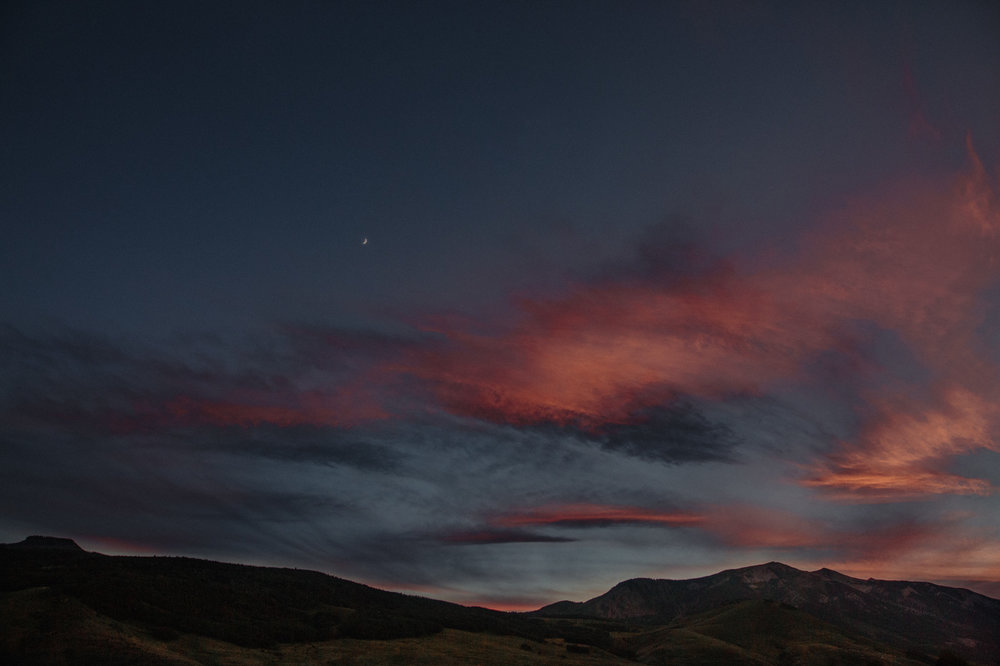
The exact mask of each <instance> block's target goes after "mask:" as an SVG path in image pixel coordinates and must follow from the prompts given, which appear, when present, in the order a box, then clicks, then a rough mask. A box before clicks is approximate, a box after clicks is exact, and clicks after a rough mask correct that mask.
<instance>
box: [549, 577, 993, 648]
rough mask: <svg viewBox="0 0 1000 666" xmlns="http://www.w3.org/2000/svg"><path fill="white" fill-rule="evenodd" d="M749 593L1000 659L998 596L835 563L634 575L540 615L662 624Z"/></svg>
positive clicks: (888, 635)
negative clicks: (854, 572)
mask: <svg viewBox="0 0 1000 666" xmlns="http://www.w3.org/2000/svg"><path fill="white" fill-rule="evenodd" d="M747 599H760V600H764V599H766V600H772V601H775V602H779V603H782V604H785V605H786V606H788V607H789V608H795V609H798V610H802V611H806V612H808V613H809V614H810V615H812V616H813V617H815V618H818V619H820V620H823V621H825V622H827V623H829V624H831V625H833V626H835V627H838V628H839V629H841V630H844V631H848V632H850V633H851V634H854V635H861V636H864V637H866V638H869V639H872V640H876V641H879V642H883V643H887V644H890V645H898V646H902V647H904V648H905V649H906V650H907V651H909V652H911V653H912V654H937V653H938V651H940V649H941V648H946V649H948V650H950V651H952V652H954V653H956V654H960V655H966V656H968V657H969V658H973V659H979V660H982V661H984V662H987V663H991V664H993V663H1000V600H997V599H992V598H990V597H986V596H983V595H981V594H977V593H975V592H972V591H970V590H964V589H958V588H953V587H944V586H941V585H934V584H932V583H916V582H908V581H883V580H874V579H868V580H862V579H858V578H851V577H850V576H845V575H843V574H840V573H837V572H836V571H831V570H830V569H820V570H818V571H812V572H808V571H800V570H798V569H795V568H793V567H790V566H787V565H784V564H781V563H779V562H770V563H768V564H762V565H758V566H752V567H745V568H742V569H732V570H729V571H723V572H721V573H717V574H714V575H711V576H706V577H704V578H696V579H691V580H653V579H649V578H636V579H633V580H627V581H624V582H622V583H619V584H618V585H616V586H615V587H613V588H612V589H611V590H609V591H608V592H606V593H604V594H602V595H600V596H599V597H596V598H594V599H591V600H590V601H586V602H582V603H574V602H570V601H560V602H557V603H555V604H551V605H549V606H546V607H544V608H542V609H539V610H538V611H535V613H534V614H535V615H536V616H543V617H594V618H606V619H616V620H631V621H633V622H635V621H641V622H646V623H650V624H664V623H670V622H674V621H676V620H677V619H678V618H683V617H685V616H689V615H693V614H697V613H702V612H705V611H709V610H711V609H714V608H719V607H720V606H723V605H725V604H728V603H732V602H735V601H741V600H747Z"/></svg>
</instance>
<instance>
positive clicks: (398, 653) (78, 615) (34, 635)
mask: <svg viewBox="0 0 1000 666" xmlns="http://www.w3.org/2000/svg"><path fill="white" fill-rule="evenodd" d="M0 625H2V626H3V628H4V630H3V632H2V633H0V662H2V663H5V664H8V663H9V664H51V665H64V664H65V665H70V664H74V665H75V664H84V665H86V664H95V665H96V664H102V665H108V666H115V665H116V664H138V663H141V664H149V665H150V666H181V665H193V664H209V665H212V664H215V665H218V666H242V665H244V664H245V665H247V666H253V665H273V664H303V665H305V664H330V663H344V664H359V665H362V664H372V665H374V664H426V665H428V666H430V665H431V664H446V663H452V664H458V663H469V664H496V665H498V666H499V665H507V664H557V663H558V664H566V663H574V664H626V663H629V662H628V661H626V660H624V659H620V658H618V657H615V656H614V655H611V654H608V653H606V652H603V651H601V650H599V649H597V648H593V647H586V648H584V647H579V648H577V649H585V650H587V653H586V654H583V653H580V652H568V651H567V648H566V644H565V642H564V641H563V640H561V639H550V640H547V641H526V640H524V639H522V638H518V637H516V636H497V635H493V634H486V633H473V632H468V631H459V630H455V629H445V630H443V631H442V632H440V633H437V634H434V635H432V636H423V637H419V638H399V639H394V640H375V641H372V640H358V639H339V640H330V641H320V642H310V643H296V644H282V645H276V646H274V647H270V648H250V647H242V646H238V645H234V644H232V643H227V642H224V641H220V640H216V639H212V638H207V637H205V636H199V635H195V634H179V635H172V636H169V637H167V639H166V640H164V638H163V637H162V636H161V637H159V638H157V637H156V636H154V633H155V632H151V631H150V630H149V629H147V628H145V627H142V626H138V625H135V624H131V623H128V622H121V621H118V620H113V619H111V618H109V617H106V616H103V615H100V614H99V613H97V612H95V611H93V610H92V609H90V608H88V607H87V606H85V605H84V604H82V603H81V602H79V601H77V600H76V599H73V598H72V597H68V596H66V595H64V594H60V593H58V592H55V591H53V590H51V589H47V588H33V589H28V590H19V591H16V592H9V593H5V594H3V595H2V596H0Z"/></svg>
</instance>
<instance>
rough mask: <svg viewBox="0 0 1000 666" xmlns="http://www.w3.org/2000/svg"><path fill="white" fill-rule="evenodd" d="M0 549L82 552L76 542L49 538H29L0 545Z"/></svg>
mask: <svg viewBox="0 0 1000 666" xmlns="http://www.w3.org/2000/svg"><path fill="white" fill-rule="evenodd" d="M0 548H13V549H28V550H63V551H75V552H80V553H82V552H83V548H80V546H79V545H77V543H76V541H73V540H72V539H63V538H61V537H50V536H30V537H28V538H26V539H25V540H24V541H19V542H17V543H0Z"/></svg>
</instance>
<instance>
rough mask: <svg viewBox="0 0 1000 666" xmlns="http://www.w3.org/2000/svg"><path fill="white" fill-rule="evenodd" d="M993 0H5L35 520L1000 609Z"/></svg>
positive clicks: (320, 555) (1, 280)
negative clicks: (811, 575)
mask: <svg viewBox="0 0 1000 666" xmlns="http://www.w3.org/2000/svg"><path fill="white" fill-rule="evenodd" d="M997 34H1000V8H997V7H996V6H995V5H993V4H992V3H989V2H915V1H914V2H911V1H907V2H893V1H886V2H877V3H872V2H813V3H795V2H789V3H779V2H752V3H751V2H722V1H718V2H636V1H626V2H617V1H616V2H610V1H608V2H586V1H583V0H581V1H579V2H562V1H555V0H553V1H551V2H517V1H505V2H489V1H488V2H439V1H428V2H420V3H414V2H385V1H374V2H319V1H308V0H301V1H297V2H254V1H250V2H241V3H212V2H207V3H206V2H187V1H185V0H180V1H178V2H170V3H162V2H142V1H140V2H134V1H133V2H113V1H108V2H99V3H78V2H61V1H51V2H38V1H33V2H7V3H4V4H3V8H2V10H0V145H2V146H3V151H2V155H3V158H2V159H0V230H2V242H0V284H2V285H3V288H2V289H0V507H2V511H0V541H3V542H14V541H19V540H21V539H22V538H24V537H25V536H27V535H29V534H49V535H54V536H64V537H71V538H74V539H76V540H77V542H78V543H80V544H81V546H83V547H85V548H87V549H90V550H97V551H99V552H105V553H115V554H154V553H155V554H170V555H186V556H195V557H209V558H213V559H219V560H225V561H235V562H245V563H251V564H262V565H274V566H288V567H298V568H306V569H316V570H320V571H325V572H328V573H331V574H334V575H337V576H341V577H345V578H350V579H352V580H357V581H360V582H364V583H368V584H371V585H376V586H378V587H382V588H386V589H391V590H398V591H404V592H408V593H414V594H422V595H426V596H431V597H434V598H440V599H447V600H450V601H455V602H458V603H463V604H470V605H472V604H475V605H484V606H488V607H492V608H499V609H509V610H525V609H532V608H537V607H540V606H542V605H544V604H547V603H551V602H554V601H557V600H561V599H571V600H577V601H580V600H585V599H588V598H591V597H593V596H596V595H598V594H601V593H603V592H604V591H606V590H607V589H608V588H610V587H611V586H613V585H614V584H616V583H617V582H619V581H621V580H625V579H628V578H635V577H654V578H690V577H695V576H700V575H707V574H711V573H714V572H716V571H719V570H722V569H726V568H732V567H739V566H747V565H752V564H758V563H762V562H767V561H771V560H777V561H781V562H785V563H787V564H790V565H792V566H796V567H798V568H802V569H807V570H814V569H818V568H821V567H829V568H833V569H836V570H838V571H841V572H843V573H847V574H850V575H855V576H859V577H865V578H867V577H875V578H884V579H910V580H930V581H935V582H940V583H944V584H949V585H958V586H963V587H969V588H971V589H975V590H978V591H981V592H984V593H987V594H991V595H992V596H997V597H1000V520H998V518H1000V492H998V489H1000V333H998V331H1000V199H998V187H1000V176H998V166H1000V77H998V76H997V72H1000V41H998V40H997V39H996V35H997Z"/></svg>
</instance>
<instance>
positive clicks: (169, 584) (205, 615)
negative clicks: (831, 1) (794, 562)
mask: <svg viewBox="0 0 1000 666" xmlns="http://www.w3.org/2000/svg"><path fill="white" fill-rule="evenodd" d="M0 565H2V566H0V599H2V604H0V614H3V619H4V621H5V622H7V623H8V624H9V626H12V627H21V630H20V633H17V632H13V633H12V634H11V635H12V636H20V638H16V639H9V640H15V641H17V642H16V644H15V643H10V642H8V643H7V644H5V645H0V657H2V656H3V650H7V652H8V653H9V654H8V656H11V655H13V656H15V657H18V656H19V655H20V656H22V657H23V656H24V655H23V654H22V653H21V652H18V650H24V649H28V648H27V647H25V646H26V645H29V644H30V642H31V640H35V639H30V640H29V638H25V637H24V636H31V635H32V634H31V632H32V631H36V630H37V627H39V626H49V625H52V624H53V622H52V621H51V620H44V619H43V618H42V617H41V616H43V615H45V614H46V613H51V612H56V611H53V610H52V609H58V608H62V609H65V608H71V607H72V608H79V609H82V610H81V611H80V612H81V613H83V612H85V613H88V614H89V615H87V617H88V618H90V619H88V620H87V622H90V623H91V624H93V623H94V622H97V620H100V618H107V619H106V620H100V622H103V623H104V624H99V626H106V627H111V626H114V627H118V628H116V629H114V630H113V631H111V630H109V631H111V633H114V632H120V631H121V627H123V626H127V627H131V629H130V630H129V632H131V633H129V632H126V633H127V634H128V635H130V636H131V637H132V638H130V640H132V641H133V642H136V641H138V642H139V643H142V642H143V641H150V640H156V641H159V640H161V639H162V640H167V641H168V642H169V641H170V640H172V638H171V637H176V636H204V637H207V638H208V639H211V640H216V641H226V642H228V643H231V644H233V649H236V646H246V647H247V648H253V649H261V648H267V649H269V650H274V649H279V648H277V647H275V646H278V645H304V644H309V645H322V646H324V648H323V649H324V650H327V651H328V653H336V654H340V653H338V652H337V651H338V650H341V651H342V650H344V649H346V648H345V647H344V646H349V645H351V641H359V640H360V641H362V643H363V644H364V645H367V646H368V647H364V648H356V649H360V650H362V651H363V652H364V651H371V650H378V649H382V648H380V647H376V646H379V645H383V644H384V641H386V640H393V641H396V640H408V641H417V643H416V644H417V645H424V646H426V645H431V644H435V645H438V644H441V643H445V644H449V645H450V644H451V643H454V641H455V640H457V639H456V636H457V637H458V638H459V639H461V640H463V641H472V642H473V643H489V644H491V645H493V646H494V647H493V648H491V649H499V648H496V646H497V645H499V644H502V643H503V641H504V640H507V643H510V641H513V640H515V638H510V639H509V640H508V639H501V638H498V637H503V636H508V637H516V640H521V641H523V642H522V643H521V644H520V648H519V649H520V650H522V651H524V652H525V654H528V653H530V655H533V657H532V658H531V659H528V658H527V657H526V656H525V654H521V652H519V651H517V650H518V648H517V643H516V642H515V643H513V644H510V645H507V647H506V648H504V649H508V650H515V651H514V652H509V651H508V652H507V653H505V654H506V655H507V656H506V657H505V659H509V658H510V657H511V654H513V655H514V656H516V657H518V659H515V661H522V659H520V657H525V659H526V661H525V663H540V662H538V660H537V659H535V658H538V659H541V657H542V656H543V655H545V654H547V655H548V656H547V657H546V659H548V658H549V657H552V656H553V654H552V651H553V650H565V651H566V653H565V654H562V655H557V656H559V657H560V658H561V659H565V658H569V659H570V661H571V663H595V662H596V663H628V662H629V661H632V662H633V663H634V660H636V659H638V660H639V661H641V662H643V663H666V662H667V661H669V662H670V663H674V662H675V661H676V662H677V663H718V662H713V661H711V660H712V659H725V660H727V661H728V662H729V663H747V664H769V663H783V664H784V663H802V664H808V663H814V662H815V661H816V660H819V661H820V662H822V663H842V664H855V663H856V664H869V663H884V662H882V661H880V660H883V656H884V657H885V658H889V659H890V662H891V663H894V664H908V665H909V664H914V665H915V664H920V663H932V662H933V655H936V654H944V653H943V652H942V650H945V651H947V652H948V653H953V654H954V655H955V656H956V658H958V659H959V660H960V661H958V662H956V663H981V664H996V663H1000V600H996V599H993V598H991V597H987V596H985V595H980V594H978V593H975V592H972V591H970V590H964V589H960V588H949V587H946V586H940V585H936V584H933V583H924V582H915V581H879V580H875V579H868V580H863V579H859V578H852V577H850V576H846V575H844V574H841V573H839V572H836V571H834V570H832V569H827V568H822V569H817V570H816V571H802V570H799V569H796V568H794V567H791V566H788V565H786V564H783V563H781V562H768V563H764V564H757V565H751V566H748V567H742V568H736V569H727V570H725V571H721V572H719V573H716V574H712V575H709V576H703V577H700V578H693V579H686V580H672V579H653V578H633V579H628V580H624V581H622V582H620V583H618V584H617V585H615V586H613V587H612V588H611V589H610V590H608V591H607V592H605V593H604V594H602V595H599V596H597V597H594V598H593V599H590V600H588V601H585V602H572V601H561V602H556V603H554V604H549V605H547V606H544V607H542V608H540V609H538V610H536V611H532V612H529V613H509V612H500V611H493V610H490V609H485V608H479V607H465V606H460V605H458V604H453V603H449V602H445V601H440V600H434V599H426V598H423V597H417V596H410V595H404V594H399V593H395V592H389V591H386V590H379V589H377V588H372V587H369V586H366V585H363V584H361V583H355V582H352V581H349V580H346V579H341V578H337V577H335V576H330V575H328V574H324V573H320V572H315V571H305V570H298V569H282V568H274V567H255V566H250V565H243V564H229V563H222V562H214V561H211V560H199V559H194V558H185V557H159V556H109V555H103V554H100V553H94V552H88V551H85V550H83V549H82V548H80V547H79V546H78V545H77V544H76V543H75V542H74V541H72V540H71V539H62V538H57V537H30V538H28V539H25V540H24V541H22V542H19V543H17V544H0ZM22 607H23V608H24V609H27V610H22ZM31 609H34V610H31ZM45 609H48V610H45ZM58 612H59V613H62V612H64V611H58ZM30 613H34V615H32V616H31V617H27V616H26V614H30ZM95 613H96V615H94V614H95ZM81 617H82V616H81ZM95 617H96V618H97V620H95V619H94V618H95ZM56 624H58V622H56ZM95 626H98V625H95ZM456 632H457V633H456ZM470 632H471V633H470ZM71 633H72V632H71ZM79 633H85V632H79ZM91 633H92V632H91ZM88 635H89V634H88ZM115 635H117V634H115ZM462 636H466V638H462ZM468 636H475V637H478V638H468ZM490 636H492V637H495V638H490ZM163 637H166V638H163ZM37 640H38V641H40V642H41V643H51V642H52V641H53V640H56V639H53V638H52V636H48V637H47V638H44V637H43V638H37ZM81 640H85V639H83V638H80V637H79V636H77V637H75V638H72V639H70V638H65V636H64V637H62V638H58V640H56V642H59V641H70V642H72V641H76V642H77V643H79V642H80V641H81ZM86 640H89V639H86ZM109 640H110V639H109ZM185 640H187V639H185ZM365 641H368V643H365ZM372 641H374V642H372ZM2 643H3V641H2V640H0V644H2ZM171 645H179V643H172V644H171ZM553 646H555V647H553ZM78 647H79V646H78V645H77V647H76V648H73V649H77V648H78ZM452 647H453V646H452ZM154 648H155V649H154ZM150 649H151V650H153V651H154V652H157V651H162V649H163V646H162V645H160V644H159V643H157V645H155V646H153V648H150ZM385 649H388V648H385ZM414 649H418V650H419V649H424V648H414ZM435 649H437V648H435ZM546 651H548V652H546ZM147 653H149V654H151V653H150V652H149V650H147V652H146V653H143V655H144V658H145V657H148V656H149V654H147ZM157 653H159V652H157ZM249 654H250V653H243V654H242V657H241V658H247V656H248V655H249ZM497 654H498V655H499V654H500V653H497ZM586 655H589V656H586ZM711 655H715V656H714V657H712V656H711ZM880 655H882V656H880ZM417 656H419V653H418V654H417ZM467 656H468V657H469V658H470V659H473V660H475V661H479V662H481V663H503V662H502V661H501V659H500V657H499V656H497V657H496V659H495V660H494V661H490V660H489V659H486V660H484V658H483V657H482V656H481V655H479V654H477V656H475V657H474V658H473V657H472V656H471V655H467ZM338 658H339V657H338ZM699 659H700V660H701V661H698V660H699ZM685 660H687V661H685ZM692 660H693V661H692ZM705 660H708V661H705ZM961 660H966V661H964V662H963V661H961ZM543 661H544V660H543ZM22 662H24V663H49V662H46V661H44V660H42V661H41V662H31V661H30V659H28V660H27V661H24V660H22ZM69 663H72V660H69ZM545 663H547V662H545Z"/></svg>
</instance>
